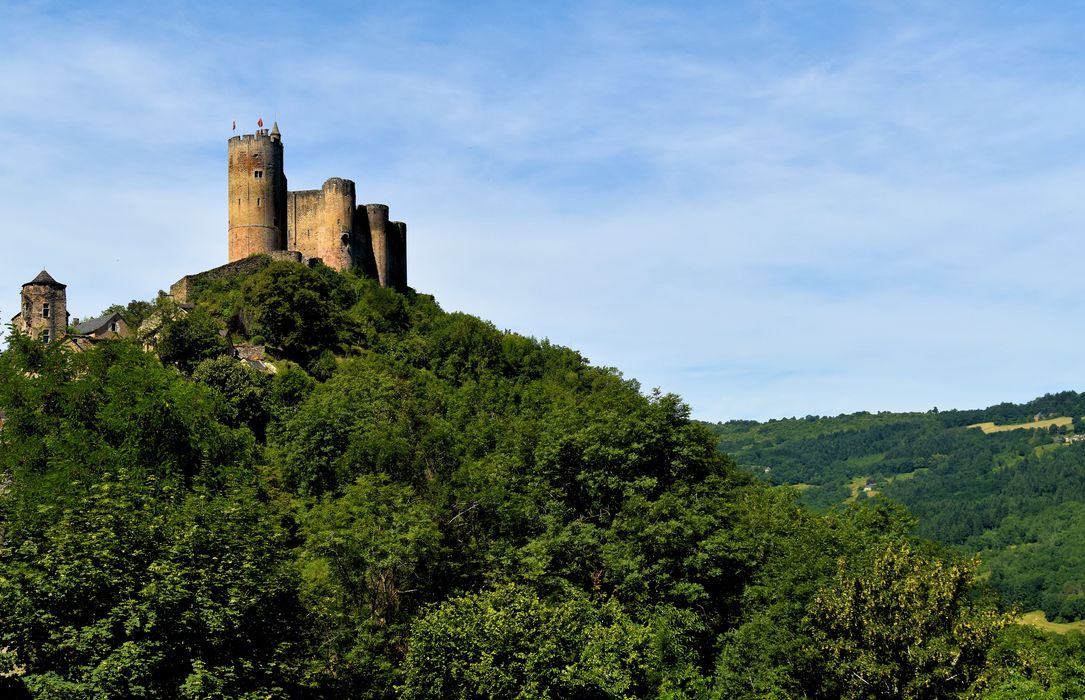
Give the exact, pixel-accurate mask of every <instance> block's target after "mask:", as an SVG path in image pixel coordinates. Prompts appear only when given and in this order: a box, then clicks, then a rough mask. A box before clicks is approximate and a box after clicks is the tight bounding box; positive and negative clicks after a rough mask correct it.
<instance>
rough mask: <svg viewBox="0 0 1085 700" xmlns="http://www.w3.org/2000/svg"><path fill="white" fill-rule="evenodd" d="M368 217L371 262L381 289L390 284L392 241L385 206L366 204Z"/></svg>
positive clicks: (386, 207)
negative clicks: (371, 247)
mask: <svg viewBox="0 0 1085 700" xmlns="http://www.w3.org/2000/svg"><path fill="white" fill-rule="evenodd" d="M365 211H366V214H367V215H368V217H369V240H370V244H371V245H372V246H373V262H374V264H375V265H376V270H375V271H376V273H377V280H378V281H379V282H380V285H381V286H382V287H388V286H391V284H392V254H393V253H392V245H393V243H392V241H391V240H390V238H391V233H392V232H391V230H390V228H391V227H390V226H389V222H388V205H387V204H367V205H365Z"/></svg>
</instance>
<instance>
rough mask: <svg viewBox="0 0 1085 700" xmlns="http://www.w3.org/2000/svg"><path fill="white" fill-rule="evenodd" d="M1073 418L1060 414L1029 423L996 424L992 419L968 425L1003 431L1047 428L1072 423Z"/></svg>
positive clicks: (991, 430) (992, 431) (992, 430)
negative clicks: (1056, 416)
mask: <svg viewBox="0 0 1085 700" xmlns="http://www.w3.org/2000/svg"><path fill="white" fill-rule="evenodd" d="M1073 422H1074V419H1073V418H1070V417H1069V416H1059V417H1058V418H1048V419H1047V420H1034V421H1028V422H1027V423H1011V424H1009V425H995V424H994V423H993V422H992V421H987V422H986V423H973V424H972V425H970V426H968V427H969V428H979V429H980V430H982V431H983V432H984V433H985V434H987V435H990V434H991V433H1002V432H1005V431H1007V430H1041V429H1042V430H1046V429H1047V428H1050V427H1051V426H1053V425H1058V426H1062V425H1072V424H1073Z"/></svg>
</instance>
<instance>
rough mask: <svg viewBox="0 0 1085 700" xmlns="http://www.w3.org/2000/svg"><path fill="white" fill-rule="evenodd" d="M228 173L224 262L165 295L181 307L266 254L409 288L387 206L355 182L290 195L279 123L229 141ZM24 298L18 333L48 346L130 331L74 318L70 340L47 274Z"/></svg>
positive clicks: (256, 265)
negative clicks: (366, 198) (200, 288)
mask: <svg viewBox="0 0 1085 700" xmlns="http://www.w3.org/2000/svg"><path fill="white" fill-rule="evenodd" d="M261 126H262V124H261ZM227 174H228V176H227V180H228V185H227V190H228V197H229V199H228V210H229V228H228V233H227V240H228V242H229V261H228V262H227V263H226V264H225V265H222V266H220V267H216V268H214V269H211V270H207V271H205V272H200V273H198V274H194V275H186V276H184V277H182V278H181V279H180V280H178V281H177V282H175V283H174V284H173V285H172V286H171V287H170V296H172V297H173V299H174V300H175V301H176V302H178V303H180V304H186V303H187V302H188V297H189V295H190V293H191V291H192V290H193V288H194V287H195V286H196V285H197V284H198V283H199V282H200V281H202V280H211V279H223V278H228V277H236V276H238V275H242V274H245V273H248V272H253V271H255V270H258V269H260V267H262V266H263V265H266V264H267V258H269V257H270V258H272V259H276V260H289V261H294V262H299V263H308V264H316V263H318V262H322V263H323V264H325V265H327V266H329V267H332V268H335V269H336V270H339V271H343V270H347V269H356V270H359V271H361V273H362V274H364V275H366V276H367V277H371V278H373V279H376V280H377V281H378V282H379V283H380V285H381V286H382V287H390V288H392V289H395V290H397V291H400V292H402V291H405V290H406V289H407V225H406V224H404V223H403V222H402V221H389V220H388V206H387V205H384V204H363V205H357V204H356V203H355V189H354V182H353V181H352V180H346V179H343V178H338V177H333V178H329V179H328V180H326V181H325V182H324V185H323V186H322V187H321V188H320V189H319V190H300V191H297V192H290V191H289V190H287V187H286V173H285V172H284V171H283V141H282V135H281V134H280V133H279V125H278V123H275V124H273V125H272V127H271V129H270V130H268V129H263V128H261V129H258V130H257V131H256V133H254V134H244V135H240V136H233V137H231V138H230V140H229V141H228V142H227ZM254 256H255V257H254ZM265 256H266V257H265ZM21 297H22V298H21V304H20V309H21V310H20V312H19V313H18V314H16V315H15V317H14V318H12V319H11V320H12V324H13V326H14V328H15V330H16V331H18V332H21V333H26V334H28V335H30V336H31V337H34V338H38V339H40V340H42V341H44V342H46V343H48V342H50V341H54V340H61V339H63V338H65V337H67V338H69V339H74V340H73V342H76V344H77V345H78V342H77V341H78V340H79V339H85V340H88V341H94V340H100V339H105V338H111V337H116V336H123V335H127V334H128V328H127V326H126V325H125V324H124V321H123V319H122V318H121V316H120V314H119V313H116V314H109V315H106V316H102V317H101V318H96V319H91V320H90V321H85V322H83V323H79V319H75V324H76V325H75V327H74V330H75V334H74V335H69V334H68V321H69V316H68V310H67V293H66V285H64V284H61V283H60V282H57V281H56V280H55V279H53V277H52V276H50V275H49V273H48V272H46V271H45V270H42V271H41V274H39V275H38V276H37V277H35V278H34V279H33V280H31V281H30V282H27V283H26V284H24V285H23V289H22V295H21Z"/></svg>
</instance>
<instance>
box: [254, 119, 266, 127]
mask: <svg viewBox="0 0 1085 700" xmlns="http://www.w3.org/2000/svg"><path fill="white" fill-rule="evenodd" d="M263 125H264V118H263V117H260V118H259V119H257V120H256V126H263Z"/></svg>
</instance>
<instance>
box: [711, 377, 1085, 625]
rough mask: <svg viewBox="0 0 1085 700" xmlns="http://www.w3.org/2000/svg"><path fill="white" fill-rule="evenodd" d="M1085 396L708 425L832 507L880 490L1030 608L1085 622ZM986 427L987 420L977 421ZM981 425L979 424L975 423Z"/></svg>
mask: <svg viewBox="0 0 1085 700" xmlns="http://www.w3.org/2000/svg"><path fill="white" fill-rule="evenodd" d="M1083 415H1085V394H1080V393H1077V392H1074V391H1065V392H1061V393H1058V394H1048V395H1045V396H1042V397H1040V398H1038V399H1035V400H1033V401H1030V402H1028V403H1024V404H1012V403H1003V404H999V405H997V406H992V407H990V408H987V409H982V410H972V411H956V410H955V411H938V410H937V409H933V410H931V411H929V412H927V413H888V412H886V413H877V414H871V413H865V412H864V413H856V414H851V415H841V416H836V417H819V416H806V417H805V418H788V419H781V420H770V421H767V422H764V423H761V422H757V421H731V422H727V423H718V424H716V425H712V426H710V427H711V428H712V430H713V431H714V432H715V433H716V435H717V436H718V439H719V442H718V446H719V448H720V449H721V450H723V451H724V452H727V453H728V454H730V455H731V456H732V457H734V458H735V459H736V460H737V461H738V462H739V464H740V465H741V466H743V467H745V468H746V469H748V470H750V471H752V472H754V473H755V474H757V475H758V476H759V477H760V478H762V479H764V480H766V481H768V482H770V483H773V484H787V485H791V486H795V487H797V490H798V492H799V499H800V501H801V502H803V503H806V504H808V505H810V506H812V507H815V508H818V509H826V508H829V507H831V506H833V505H836V504H840V503H843V502H846V501H849V500H854V499H855V498H860V499H869V498H878V497H884V498H888V499H891V500H894V501H897V502H900V503H902V504H904V505H905V506H907V507H908V508H909V509H910V510H911V512H912V513H913V514H915V515H916V516H917V517H918V518H919V524H918V528H917V531H918V533H919V534H920V535H921V536H924V537H929V538H932V539H935V540H938V541H940V542H944V543H946V544H949V545H952V546H954V547H955V548H957V549H959V550H960V551H962V552H967V553H978V554H979V555H980V556H981V557H982V559H983V561H984V569H983V570H984V571H986V572H987V573H988V574H989V576H990V578H989V580H990V582H991V583H992V584H993V585H994V586H995V587H996V588H998V589H999V590H1000V591H1001V592H1002V593H1003V594H1004V596H1005V597H1006V598H1007V599H1008V600H1011V601H1015V602H1017V603H1019V604H1020V605H1021V606H1022V608H1023V609H1026V610H1029V609H1034V608H1040V609H1043V610H1044V611H1045V612H1046V613H1047V614H1048V616H1049V617H1051V618H1053V619H1057V620H1077V619H1083V618H1085V442H1082V441H1079V439H1078V438H1076V437H1075V436H1076V435H1080V434H1081V433H1085V426H1083V423H1082V416H1083ZM985 423H986V424H988V425H986V426H984V425H981V424H985ZM968 426H974V427H968Z"/></svg>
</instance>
